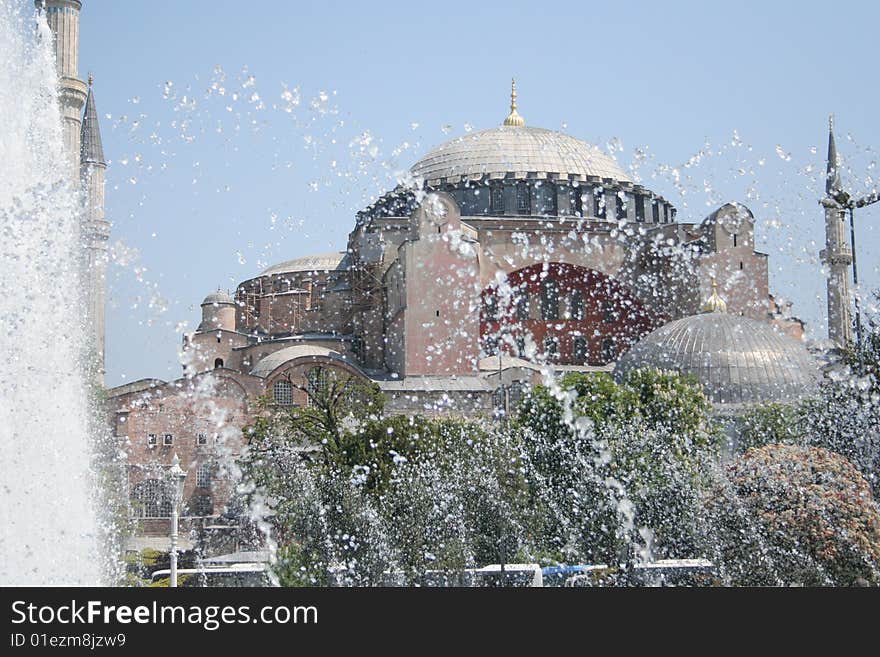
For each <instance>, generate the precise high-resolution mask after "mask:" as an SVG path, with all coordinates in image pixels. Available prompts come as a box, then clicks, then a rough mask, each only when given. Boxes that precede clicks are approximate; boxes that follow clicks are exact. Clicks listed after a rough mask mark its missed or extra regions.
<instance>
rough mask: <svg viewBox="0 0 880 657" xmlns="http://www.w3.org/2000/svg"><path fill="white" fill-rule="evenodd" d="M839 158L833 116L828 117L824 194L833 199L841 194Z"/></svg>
mask: <svg viewBox="0 0 880 657" xmlns="http://www.w3.org/2000/svg"><path fill="white" fill-rule="evenodd" d="M841 187H842V185H841V183H840V158H839V157H838V156H837V144H836V143H835V141H834V114H829V115H828V169H827V173H826V176H825V193H826V194H827V195H828V196H830V197H831V198H835V197H836V196H837V195H838V194H839V193H840V192H841Z"/></svg>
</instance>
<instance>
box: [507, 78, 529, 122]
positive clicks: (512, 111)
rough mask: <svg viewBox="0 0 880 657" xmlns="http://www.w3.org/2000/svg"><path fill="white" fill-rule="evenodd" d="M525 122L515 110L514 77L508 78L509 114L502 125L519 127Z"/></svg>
mask: <svg viewBox="0 0 880 657" xmlns="http://www.w3.org/2000/svg"><path fill="white" fill-rule="evenodd" d="M525 124H526V120H525V119H524V118H523V117H521V116H520V115H519V112H517V111H516V78H511V79H510V114H508V115H507V118H506V119H504V123H503V125H510V126H515V127H517V128H521V127H523V126H524V125H525Z"/></svg>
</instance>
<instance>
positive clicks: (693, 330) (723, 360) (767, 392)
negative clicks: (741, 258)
mask: <svg viewBox="0 0 880 657" xmlns="http://www.w3.org/2000/svg"><path fill="white" fill-rule="evenodd" d="M643 367H651V368H656V369H661V370H675V371H678V372H681V373H683V374H693V375H695V376H696V378H697V379H698V380H699V381H700V383H701V384H702V385H703V389H704V390H705V392H706V395H707V396H708V397H709V398H710V399H711V400H712V401H713V402H715V403H718V404H741V403H757V402H767V401H786V400H792V399H797V398H800V397H803V396H805V395H806V394H807V393H809V392H810V390H811V389H812V388H813V387H814V386H815V384H816V383H817V382H818V379H819V368H818V365H817V363H816V361H815V360H814V359H813V357H812V356H811V355H810V353H809V352H808V351H807V349H806V347H804V345H803V344H801V343H800V342H798V341H796V340H793V339H792V338H789V337H787V336H784V335H780V334H779V333H777V332H776V331H774V330H773V328H772V326H771V325H770V324H767V323H765V322H759V321H757V320H754V319H749V318H748V317H740V316H737V315H729V314H727V313H724V312H709V313H703V314H700V315H693V316H690V317H684V318H682V319H678V320H675V321H672V322H670V323H668V324H666V325H665V326H661V327H660V328H658V329H656V330H655V331H653V332H651V333H649V334H648V335H646V336H645V337H644V338H642V339H641V340H640V341H639V342H638V343H636V344H635V345H634V346H633V347H632V349H630V350H629V351H628V352H627V353H626V354H624V356H623V357H622V358H621V359H620V360H619V361H618V363H617V366H616V367H615V369H614V373H615V375H616V376H617V377H618V378H622V377H623V376H624V375H625V374H626V373H627V372H629V371H631V370H634V369H638V368H643Z"/></svg>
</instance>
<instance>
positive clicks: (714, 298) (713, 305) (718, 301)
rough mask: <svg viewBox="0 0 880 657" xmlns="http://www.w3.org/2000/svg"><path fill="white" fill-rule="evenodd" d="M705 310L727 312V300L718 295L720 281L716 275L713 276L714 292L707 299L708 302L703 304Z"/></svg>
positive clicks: (708, 311)
mask: <svg viewBox="0 0 880 657" xmlns="http://www.w3.org/2000/svg"><path fill="white" fill-rule="evenodd" d="M703 312H704V313H726V312H727V302H726V301H724V299H722V298H721V297H720V296H718V283H717V282H716V281H715V277H714V276H713V277H712V294H711V295H710V296H709V298H708V299H706V303H705V304H703Z"/></svg>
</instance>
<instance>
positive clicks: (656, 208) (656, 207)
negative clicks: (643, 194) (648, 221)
mask: <svg viewBox="0 0 880 657" xmlns="http://www.w3.org/2000/svg"><path fill="white" fill-rule="evenodd" d="M651 218H652V219H653V220H654V223H655V224H659V223H660V204H659V203H658V202H657V201H656V200H654V201H653V202H652V203H651Z"/></svg>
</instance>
